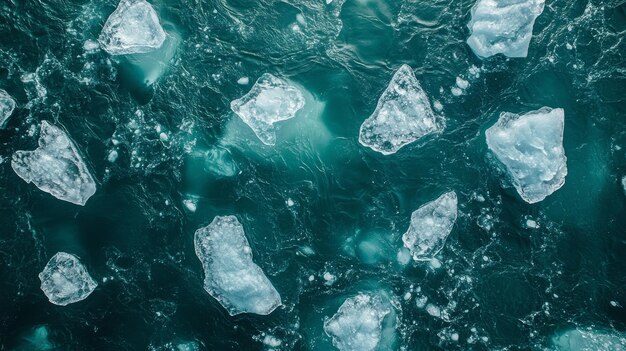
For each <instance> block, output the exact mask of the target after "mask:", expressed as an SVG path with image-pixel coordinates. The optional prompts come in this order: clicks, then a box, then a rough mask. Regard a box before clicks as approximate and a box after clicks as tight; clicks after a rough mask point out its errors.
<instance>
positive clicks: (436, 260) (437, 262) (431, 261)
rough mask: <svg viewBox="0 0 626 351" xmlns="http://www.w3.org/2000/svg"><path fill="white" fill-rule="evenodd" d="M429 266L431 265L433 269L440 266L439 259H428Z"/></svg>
mask: <svg viewBox="0 0 626 351" xmlns="http://www.w3.org/2000/svg"><path fill="white" fill-rule="evenodd" d="M430 266H431V267H433V268H434V269H439V268H441V261H439V260H438V259H436V258H432V259H431V260H430Z"/></svg>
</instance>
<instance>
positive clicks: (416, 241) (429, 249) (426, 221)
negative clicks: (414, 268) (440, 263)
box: [402, 191, 458, 261]
mask: <svg viewBox="0 0 626 351" xmlns="http://www.w3.org/2000/svg"><path fill="white" fill-rule="evenodd" d="M457 204H458V201H457V197H456V193H455V192H454V191H450V192H447V193H445V194H443V195H441V196H439V197H438V198H437V199H435V200H433V201H431V202H428V203H426V204H424V205H422V206H421V207H420V208H418V209H417V210H415V211H414V212H413V213H412V214H411V224H410V225H409V229H408V230H407V232H406V233H404V235H402V241H403V242H404V247H406V248H407V249H409V251H410V252H411V255H412V256H413V259H414V260H415V261H430V260H431V259H432V258H433V257H434V256H435V255H436V254H437V253H438V252H439V251H441V249H443V246H444V244H445V242H446V239H447V238H448V235H450V232H451V231H452V227H453V226H454V223H455V222H456V217H457Z"/></svg>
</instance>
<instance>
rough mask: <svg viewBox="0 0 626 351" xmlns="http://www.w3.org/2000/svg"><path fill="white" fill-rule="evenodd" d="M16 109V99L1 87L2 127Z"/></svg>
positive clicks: (0, 114) (0, 109)
mask: <svg viewBox="0 0 626 351" xmlns="http://www.w3.org/2000/svg"><path fill="white" fill-rule="evenodd" d="M14 109H15V100H14V99H13V98H12V97H11V95H9V93H7V92H6V91H4V90H2V89H0V128H4V126H5V125H6V123H7V121H8V120H9V117H11V114H12V113H13V110H14Z"/></svg>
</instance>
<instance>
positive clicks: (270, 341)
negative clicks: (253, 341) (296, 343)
mask: <svg viewBox="0 0 626 351" xmlns="http://www.w3.org/2000/svg"><path fill="white" fill-rule="evenodd" d="M263 343H264V344H265V345H267V346H269V347H278V346H280V345H281V344H282V343H283V342H282V340H280V339H279V338H277V337H275V336H272V335H265V337H264V338H263Z"/></svg>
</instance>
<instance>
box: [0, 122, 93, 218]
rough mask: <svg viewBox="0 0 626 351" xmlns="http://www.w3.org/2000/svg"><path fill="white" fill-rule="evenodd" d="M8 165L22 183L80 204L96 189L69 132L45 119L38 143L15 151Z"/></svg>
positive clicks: (83, 203)
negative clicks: (23, 149)
mask: <svg viewBox="0 0 626 351" xmlns="http://www.w3.org/2000/svg"><path fill="white" fill-rule="evenodd" d="M11 167H12V168H13V170H14V171H15V173H16V174H17V175H18V176H19V177H20V178H22V179H23V180H24V181H25V182H26V183H31V182H32V183H33V184H35V186H37V187H38V188H39V189H40V190H42V191H45V192H47V193H49V194H51V195H52V196H54V197H56V198H57V199H60V200H64V201H68V202H71V203H73V204H76V205H81V206H84V205H85V203H86V202H87V200H88V199H89V198H90V197H91V196H92V195H93V194H94V193H95V192H96V183H95V181H94V180H93V177H92V176H91V174H90V173H89V170H88V169H87V165H86V164H85V162H84V161H83V159H82V158H81V157H80V155H79V153H78V150H77V149H76V147H75V146H74V144H73V143H72V141H71V140H70V138H69V136H68V135H67V134H66V133H65V132H64V131H63V130H62V129H61V128H59V127H56V126H53V125H52V124H50V123H48V122H47V121H42V122H41V133H40V135H39V147H38V148H37V149H35V150H33V151H21V150H20V151H16V152H15V153H14V154H13V158H12V159H11Z"/></svg>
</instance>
